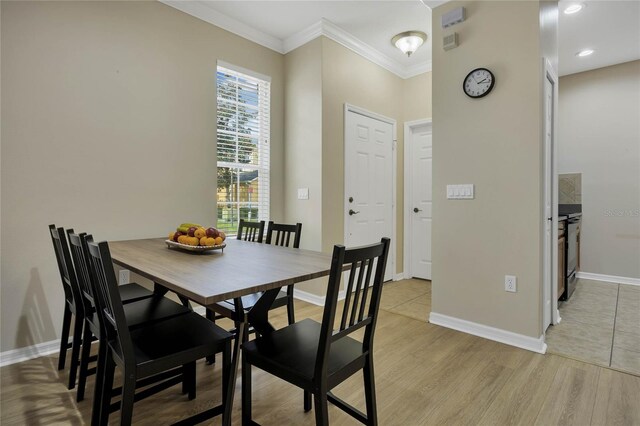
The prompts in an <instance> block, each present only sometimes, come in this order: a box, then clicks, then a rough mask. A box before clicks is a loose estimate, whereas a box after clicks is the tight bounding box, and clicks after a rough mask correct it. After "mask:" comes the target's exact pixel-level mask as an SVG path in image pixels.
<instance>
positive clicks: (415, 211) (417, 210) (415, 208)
mask: <svg viewBox="0 0 640 426" xmlns="http://www.w3.org/2000/svg"><path fill="white" fill-rule="evenodd" d="M421 211H422V210H421V209H419V208H417V207H414V208H413V212H414V213H418V212H421Z"/></svg>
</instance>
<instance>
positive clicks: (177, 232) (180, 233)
mask: <svg viewBox="0 0 640 426" xmlns="http://www.w3.org/2000/svg"><path fill="white" fill-rule="evenodd" d="M182 235H184V234H183V233H182V232H180V231H176V232H175V233H174V234H173V241H175V242H176V243H177V242H178V237H180V236H182Z"/></svg>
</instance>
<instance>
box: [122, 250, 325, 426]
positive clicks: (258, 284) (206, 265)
mask: <svg viewBox="0 0 640 426" xmlns="http://www.w3.org/2000/svg"><path fill="white" fill-rule="evenodd" d="M224 243H225V245H226V246H225V247H224V248H222V249H216V250H208V251H204V250H199V251H190V250H185V249H182V248H176V247H169V244H167V242H166V240H165V239H164V238H149V239H138V240H127V241H109V250H110V252H111V259H112V261H113V263H114V264H116V265H118V266H120V267H122V268H125V269H128V270H130V271H132V272H134V273H136V274H138V275H140V276H142V277H144V278H147V279H149V280H151V281H153V283H154V291H155V292H157V293H159V294H165V293H166V292H167V291H172V292H174V293H176V294H177V295H178V296H179V297H180V299H181V300H182V301H183V303H185V304H186V303H188V301H193V302H195V303H197V304H200V305H202V306H204V307H205V308H206V307H209V306H213V305H214V304H216V303H218V302H221V301H225V300H233V303H234V305H235V311H236V312H243V313H244V315H242V319H241V323H242V324H241V326H240V327H236V330H237V331H236V338H235V343H234V349H233V354H232V361H231V375H232V377H231V380H232V383H233V384H234V389H235V382H236V378H237V372H238V365H239V355H240V345H241V343H242V341H243V333H244V332H245V331H244V330H246V329H248V326H247V325H248V324H250V325H251V326H252V327H253V328H254V329H255V330H256V332H257V333H260V334H265V333H268V332H270V331H271V330H273V327H272V326H271V325H270V324H269V321H268V311H269V308H270V306H271V304H272V303H273V300H274V299H275V297H276V296H277V294H278V292H279V291H280V288H281V287H283V286H288V285H291V284H296V283H299V282H302V281H307V280H311V279H314V278H319V277H323V276H326V275H329V272H330V269H331V255H330V254H328V253H322V252H317V251H311V250H305V249H294V248H288V247H280V246H275V245H270V244H261V243H255V242H249V241H242V240H237V239H232V238H227V239H226V240H225V242H224ZM260 292H263V295H262V297H261V298H260V299H258V301H257V302H256V304H255V305H254V306H253V307H252V308H251V310H249V311H248V312H245V309H244V307H243V305H242V297H243V296H247V295H251V294H255V293H260ZM232 395H233V393H232ZM212 415H214V413H208V412H204V413H201V414H199V415H198V417H199V418H198V421H201V420H202V419H205V418H207V417H211V416H212Z"/></svg>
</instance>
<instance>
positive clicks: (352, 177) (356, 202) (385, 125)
mask: <svg viewBox="0 0 640 426" xmlns="http://www.w3.org/2000/svg"><path fill="white" fill-rule="evenodd" d="M344 131H345V135H344V195H345V201H344V206H345V208H344V233H345V236H344V242H345V245H346V246H348V247H356V246H362V245H367V244H373V243H377V242H379V241H380V239H381V238H382V237H389V238H391V247H390V250H389V251H390V253H389V259H388V261H387V269H386V273H385V281H388V280H391V279H393V276H394V273H395V270H396V268H395V257H396V255H395V253H396V251H395V228H396V226H395V223H396V218H395V197H396V194H395V188H396V178H395V176H396V154H395V142H396V121H395V120H393V119H391V118H388V117H384V116H382V115H380V114H376V113H373V112H371V111H367V110H364V109H362V108H358V107H355V106H353V105H349V104H345V117H344Z"/></svg>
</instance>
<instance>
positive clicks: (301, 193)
mask: <svg viewBox="0 0 640 426" xmlns="http://www.w3.org/2000/svg"><path fill="white" fill-rule="evenodd" d="M308 199H309V188H298V200H308Z"/></svg>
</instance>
